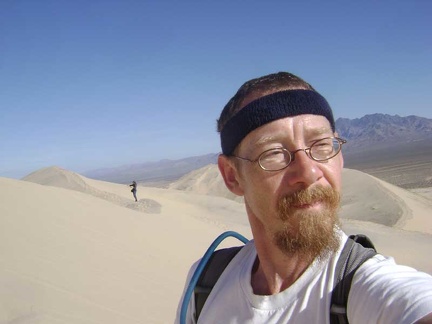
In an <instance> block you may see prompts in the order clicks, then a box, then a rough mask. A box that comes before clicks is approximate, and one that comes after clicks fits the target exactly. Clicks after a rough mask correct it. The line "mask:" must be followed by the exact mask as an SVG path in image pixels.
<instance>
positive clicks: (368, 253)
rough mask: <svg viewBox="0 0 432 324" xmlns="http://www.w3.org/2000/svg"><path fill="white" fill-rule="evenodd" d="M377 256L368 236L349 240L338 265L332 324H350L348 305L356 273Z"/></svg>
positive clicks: (357, 236)
mask: <svg viewBox="0 0 432 324" xmlns="http://www.w3.org/2000/svg"><path fill="white" fill-rule="evenodd" d="M375 254H376V250H375V247H374V245H373V244H372V242H371V240H370V239H369V238H368V237H367V236H366V235H362V234H357V235H351V236H350V237H349V238H348V240H347V242H346V243H345V246H344V248H343V250H342V252H341V255H340V257H339V260H338V262H337V264H336V269H335V278H334V279H335V280H334V281H335V284H334V287H333V292H332V303H331V306H330V323H332V324H335V323H339V324H347V323H348V317H347V303H348V295H349V291H350V288H351V281H352V279H353V277H354V273H355V272H356V270H357V269H358V268H359V267H360V266H361V265H362V264H363V263H364V262H365V261H366V260H368V259H370V258H371V257H373V256H374V255H375Z"/></svg>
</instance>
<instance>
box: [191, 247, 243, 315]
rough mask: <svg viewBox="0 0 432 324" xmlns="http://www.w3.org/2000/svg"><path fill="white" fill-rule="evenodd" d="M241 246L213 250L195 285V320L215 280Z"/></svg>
mask: <svg viewBox="0 0 432 324" xmlns="http://www.w3.org/2000/svg"><path fill="white" fill-rule="evenodd" d="M242 247H243V246H236V247H232V248H227V249H220V250H217V251H215V252H214V253H213V254H212V256H211V258H210V259H209V261H208V262H207V264H206V266H205V268H204V270H203V272H202V273H201V276H200V277H199V279H198V282H197V284H196V286H195V290H194V293H195V320H196V321H198V317H199V316H200V313H201V310H202V308H203V307H204V304H205V302H206V300H207V297H208V296H209V295H210V292H211V291H212V289H213V287H214V285H215V284H216V281H218V279H219V277H220V275H221V274H222V272H223V271H224V270H225V268H226V267H227V265H228V264H229V263H230V262H231V260H232V259H233V258H234V257H235V255H236V254H237V253H238V252H239V251H240V249H241V248H242Z"/></svg>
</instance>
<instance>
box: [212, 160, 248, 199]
mask: <svg viewBox="0 0 432 324" xmlns="http://www.w3.org/2000/svg"><path fill="white" fill-rule="evenodd" d="M218 167H219V171H220V173H221V175H222V178H223V179H224V182H225V185H226V187H227V188H228V189H229V190H230V191H231V192H232V193H233V194H236V195H237V196H243V194H244V192H243V189H242V188H241V185H240V183H239V181H238V179H239V178H238V177H239V175H238V171H237V168H236V166H235V165H234V163H233V161H231V160H230V159H229V158H228V157H227V156H226V155H223V154H220V155H219V157H218Z"/></svg>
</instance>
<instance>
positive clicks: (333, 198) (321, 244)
mask: <svg viewBox="0 0 432 324" xmlns="http://www.w3.org/2000/svg"><path fill="white" fill-rule="evenodd" d="M315 203H320V204H322V205H323V206H322V208H321V210H320V211H316V210H313V208H312V205H313V204H315ZM339 204H340V195H339V192H338V191H336V190H334V189H333V188H331V187H324V186H315V187H313V188H307V189H304V190H300V191H297V192H295V193H294V194H292V195H290V196H286V197H283V198H282V199H281V200H280V202H279V206H278V215H279V218H280V219H281V220H282V221H283V228H282V229H280V230H279V231H277V232H276V233H275V234H274V242H275V244H276V245H277V246H278V247H279V249H280V250H281V251H282V252H284V253H285V254H287V255H292V254H298V255H301V256H302V257H304V258H306V259H309V260H310V261H312V260H313V259H315V258H318V259H320V258H325V257H326V256H327V255H328V254H329V253H331V252H336V251H337V249H338V248H339V244H340V240H339V236H338V234H337V231H336V229H337V228H338V227H339V218H338V216H337V212H338V209H339ZM305 205H311V206H310V207H309V208H306V207H305ZM302 207H303V208H302Z"/></svg>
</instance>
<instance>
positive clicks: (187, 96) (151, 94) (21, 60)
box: [0, 0, 432, 178]
mask: <svg viewBox="0 0 432 324" xmlns="http://www.w3.org/2000/svg"><path fill="white" fill-rule="evenodd" d="M431 17H432V1H429V0H424V1H415V0H414V1H397V0H392V1H390V0H389V1H357V2H349V3H348V2H346V1H264V0H263V1H235V0H222V1H198V0H196V1H156V0H154V1H150V0H149V1H138V0H134V1H131V0H117V1H109V0H94V1H87V0H86V1H80V0H74V1H62V0H53V1H44V0H38V1H33V0H27V1H20V0H2V1H0V176H3V177H13V178H21V177H22V176H25V175H27V174H28V173H30V172H33V171H36V170H38V169H40V168H43V167H47V166H53V165H57V166H60V167H62V168H65V169H68V170H71V171H74V172H85V171H88V170H92V169H97V168H105V167H116V166H121V165H126V164H132V163H141V162H148V161H157V160H160V159H165V158H167V159H178V158H183V157H189V156H194V155H201V154H207V153H217V152H219V151H220V146H219V138H218V134H217V133H216V119H217V118H218V116H219V113H220V111H221V109H222V108H223V106H224V105H225V103H226V102H227V101H228V100H229V98H231V96H232V95H234V93H235V92H236V91H237V89H238V88H239V87H240V85H241V84H242V83H243V82H245V81H247V80H249V79H251V78H255V77H258V76H261V75H265V74H268V73H273V72H278V71H289V72H292V73H294V74H297V75H299V76H300V77H302V78H304V79H305V80H306V81H308V82H309V83H311V84H312V85H313V86H314V87H315V88H316V89H317V90H318V91H319V92H320V93H321V94H323V95H324V96H325V97H326V98H327V100H328V101H329V102H330V105H331V106H332V108H333V110H334V114H335V117H336V118H339V117H345V118H351V119H352V118H359V117H362V116H364V115H366V114H371V113H386V114H391V115H395V114H398V115H400V116H408V115H417V116H421V117H427V118H432V109H431V108H432V107H431V106H432V104H431V103H432V90H431V88H432V19H431Z"/></svg>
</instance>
